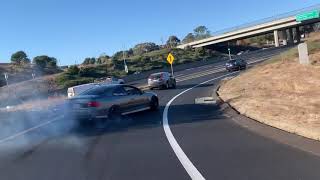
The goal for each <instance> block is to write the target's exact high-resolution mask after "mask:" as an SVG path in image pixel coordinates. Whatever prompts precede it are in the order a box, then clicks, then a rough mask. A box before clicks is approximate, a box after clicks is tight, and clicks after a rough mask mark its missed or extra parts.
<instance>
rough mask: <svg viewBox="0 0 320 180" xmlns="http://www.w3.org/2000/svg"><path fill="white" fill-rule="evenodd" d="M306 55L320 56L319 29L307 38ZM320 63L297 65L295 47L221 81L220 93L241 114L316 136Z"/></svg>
mask: <svg viewBox="0 0 320 180" xmlns="http://www.w3.org/2000/svg"><path fill="white" fill-rule="evenodd" d="M307 43H308V45H309V52H310V59H311V61H312V62H319V60H320V33H319V34H314V35H312V36H310V38H309V39H308V42H307ZM319 72H320V67H319V66H317V63H315V64H314V63H313V64H312V65H301V64H299V62H298V51H297V48H292V49H290V50H288V51H287V52H284V53H282V54H281V55H280V56H277V57H275V58H273V59H272V60H270V61H268V62H267V63H264V64H262V65H259V66H257V67H255V68H252V69H250V70H249V71H247V72H244V73H242V74H241V75H239V76H237V77H235V78H234V79H232V80H230V81H227V82H224V84H222V85H221V88H220V90H219V95H220V97H221V98H222V99H223V100H224V101H225V102H228V103H230V104H231V105H232V106H233V107H234V108H235V109H237V110H238V111H239V112H240V113H241V114H243V115H245V116H247V117H250V118H252V119H255V120H257V121H259V122H262V123H265V124H268V125H270V126H273V127H276V128H279V129H283V130H285V131H288V132H292V133H296V134H299V135H302V136H305V137H308V138H312V139H315V140H320V111H319V107H320V102H319V99H320V73H319Z"/></svg>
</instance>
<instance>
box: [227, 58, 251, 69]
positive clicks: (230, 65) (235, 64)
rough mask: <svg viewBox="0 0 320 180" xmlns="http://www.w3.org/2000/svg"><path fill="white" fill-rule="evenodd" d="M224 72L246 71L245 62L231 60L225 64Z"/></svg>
mask: <svg viewBox="0 0 320 180" xmlns="http://www.w3.org/2000/svg"><path fill="white" fill-rule="evenodd" d="M225 66H226V70H227V71H229V72H231V71H240V70H244V69H247V62H246V61H245V60H243V59H232V60H229V61H228V62H227V63H226V65H225Z"/></svg>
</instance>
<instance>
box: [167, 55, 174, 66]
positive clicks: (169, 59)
mask: <svg viewBox="0 0 320 180" xmlns="http://www.w3.org/2000/svg"><path fill="white" fill-rule="evenodd" d="M167 61H168V63H169V64H172V63H173V61H174V56H173V55H172V54H171V53H169V55H168V57H167Z"/></svg>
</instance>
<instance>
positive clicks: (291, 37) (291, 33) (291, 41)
mask: <svg viewBox="0 0 320 180" xmlns="http://www.w3.org/2000/svg"><path fill="white" fill-rule="evenodd" d="M288 41H289V44H294V40H293V29H292V28H290V29H289V39H288Z"/></svg>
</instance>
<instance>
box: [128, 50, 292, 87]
mask: <svg viewBox="0 0 320 180" xmlns="http://www.w3.org/2000/svg"><path fill="white" fill-rule="evenodd" d="M285 50H287V48H281V49H271V50H264V51H262V52H260V53H253V54H248V55H245V56H244V57H243V58H244V59H245V60H248V62H251V61H256V60H259V59H264V58H270V57H272V56H275V55H278V54H280V53H281V52H284V51H285ZM227 61H228V60H226V59H222V60H220V61H219V60H217V61H213V62H212V64H208V65H204V66H199V67H194V68H188V69H185V70H181V71H177V72H175V77H176V78H181V77H183V76H188V75H190V74H194V73H198V72H203V71H208V70H212V69H215V68H224V65H225V63H226V62H227ZM129 84H131V85H136V86H138V85H143V84H147V79H141V80H137V81H134V82H130V83H129Z"/></svg>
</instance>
